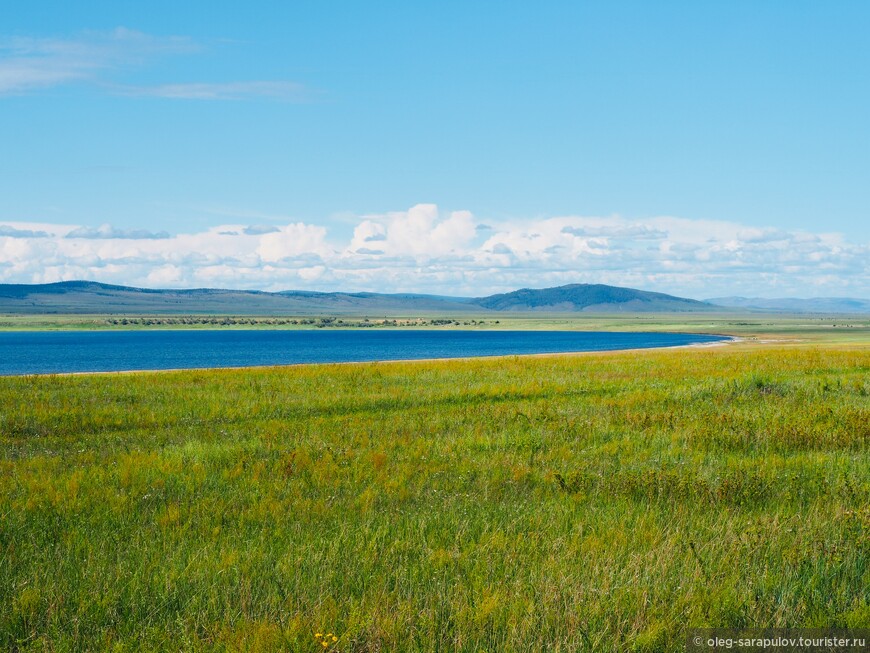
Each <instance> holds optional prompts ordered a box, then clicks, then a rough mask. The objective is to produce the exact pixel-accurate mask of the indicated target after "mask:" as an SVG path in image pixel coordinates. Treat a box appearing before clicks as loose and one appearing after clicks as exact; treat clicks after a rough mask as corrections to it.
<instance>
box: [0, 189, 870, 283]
mask: <svg viewBox="0 0 870 653" xmlns="http://www.w3.org/2000/svg"><path fill="white" fill-rule="evenodd" d="M868 262H870V246H868V244H867V243H857V244H856V243H848V242H846V241H845V240H844V238H843V237H842V236H841V235H839V234H832V233H810V232H805V231H784V230H782V229H764V228H756V227H747V226H745V225H741V224H739V223H736V222H724V221H711V220H697V219H695V220H693V219H686V218H677V217H665V216H663V217H655V218H649V219H628V218H623V217H618V216H612V217H581V216H565V217H552V218H535V219H527V220H510V221H495V220H492V219H489V218H487V219H486V220H479V219H477V218H476V217H475V216H474V215H473V214H472V213H471V212H469V211H452V212H443V211H439V210H438V207H437V206H435V205H433V204H418V205H416V206H413V207H411V208H410V209H408V210H407V211H398V212H391V213H385V214H378V215H362V216H358V217H357V218H355V224H354V228H353V234H352V236H351V237H350V238H345V239H340V238H336V237H334V236H332V235H331V234H330V232H329V230H328V229H327V228H326V227H324V226H321V225H316V224H310V223H305V222H290V223H288V224H283V225H282V224H275V225H262V224H257V225H246V224H221V225H215V226H213V227H210V228H208V229H206V230H204V231H199V232H196V233H179V234H175V235H170V234H167V233H165V232H159V233H152V232H150V231H148V230H145V229H119V228H116V227H114V226H111V225H102V226H100V227H96V228H95V227H90V226H86V225H59V224H47V223H35V222H14V221H0V283H49V282H55V281H69V280H76V279H87V280H93V281H101V282H106V283H115V284H122V285H132V286H140V287H152V288H156V287H160V288H169V287H174V288H193V287H222V288H238V289H259V290H288V289H311V290H326V291H329V290H347V291H362V290H368V291H378V292H422V293H433V294H451V295H469V296H479V295H485V294H489V293H492V292H503V291H506V290H514V289H517V288H521V287H547V286H555V285H562V284H566V283H607V284H611V285H618V286H629V287H634V288H639V289H644V290H656V291H660V292H667V293H670V294H676V295H682V296H687V297H694V298H699V299H702V298H706V297H713V296H721V295H751V296H759V297H774V296H777V297H778V296H786V295H789V296H801V297H810V296H855V297H868V296H870V282H868V279H870V274H868V272H870V270H868V267H870V263H868Z"/></svg>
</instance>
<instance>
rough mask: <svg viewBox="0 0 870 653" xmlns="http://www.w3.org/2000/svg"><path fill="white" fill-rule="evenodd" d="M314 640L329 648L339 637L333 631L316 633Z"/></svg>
mask: <svg viewBox="0 0 870 653" xmlns="http://www.w3.org/2000/svg"><path fill="white" fill-rule="evenodd" d="M314 640H315V641H316V642H317V643H318V644H320V645H321V646H322V647H323V648H325V649H326V648H329V647H330V646H332V645H333V644H335V643H336V642H337V641H338V637H336V636H335V635H334V634H333V633H326V634H325V635H324V634H323V633H314Z"/></svg>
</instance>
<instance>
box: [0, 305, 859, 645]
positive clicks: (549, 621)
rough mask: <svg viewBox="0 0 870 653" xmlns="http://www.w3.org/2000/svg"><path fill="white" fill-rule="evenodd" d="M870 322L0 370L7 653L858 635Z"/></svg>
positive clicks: (0, 620)
mask: <svg viewBox="0 0 870 653" xmlns="http://www.w3.org/2000/svg"><path fill="white" fill-rule="evenodd" d="M693 319H696V318H693ZM698 319H700V318H698ZM708 319H709V318H708ZM744 328H745V329H747V331H746V332H745V333H749V331H751V329H749V327H744ZM824 328H825V329H828V331H824V332H820V333H822V334H824V333H831V331H830V328H829V327H824ZM844 332H845V331H844ZM863 333H864V337H863V339H861V338H860V337H857V335H856V331H855V330H854V329H853V330H852V332H851V334H852V335H851V336H850V337H848V338H845V339H844V340H842V341H841V342H840V343H839V344H837V343H836V342H834V343H830V342H829V344H826V345H815V344H812V342H813V341H815V340H818V339H819V338H821V337H822V336H821V335H819V333H816V335H812V334H810V335H806V334H804V336H801V337H798V336H795V335H794V334H793V333H792V332H791V331H789V330H788V329H785V336H784V337H785V338H792V339H794V341H793V343H792V344H786V346H783V344H782V343H769V344H761V343H760V342H758V341H746V342H744V343H741V344H737V345H728V346H722V347H712V348H699V349H680V350H672V351H645V352H624V353H610V354H594V355H580V356H556V357H538V358H503V359H490V360H468V361H451V362H420V363H387V364H360V365H342V366H338V365H335V366H329V365H327V366H302V367H294V368H284V369H280V368H271V369H256V370H222V371H221V370H214V371H187V372H171V373H141V374H117V375H92V376H66V377H17V378H0V442H2V449H0V649H3V650H12V651H88V650H89V651H132V650H156V651H178V650H185V651H186V650H190V651H223V650H232V651H316V650H336V651H417V650H420V651H454V650H459V651H539V650H541V651H543V650H551V651H578V650H596V651H633V650H634V651H663V650H664V651H667V650H674V651H678V650H683V647H684V635H685V630H686V629H687V628H688V627H690V626H734V627H738V626H783V627H785V626H789V627H796V626H804V627H833V626H840V627H846V628H857V627H868V626H870V508H868V506H870V456H868V445H870V398H868V395H870V374H868V372H870V349H868V347H867V346H866V345H867V342H868V341H867V338H866V331H864V332H863ZM754 337H757V338H759V339H760V340H763V339H765V337H766V336H765V331H764V330H763V329H759V330H757V331H756V332H755V336H754ZM772 339H774V340H776V339H779V338H777V337H774V338H772ZM798 342H799V343H801V344H794V343H798ZM808 343H810V344H808ZM318 633H319V634H321V635H326V634H332V633H334V635H335V637H336V640H337V641H335V642H333V641H332V637H329V638H328V640H327V641H326V642H325V643H326V646H325V647H324V646H323V644H322V642H323V641H324V638H323V637H320V638H315V634H318Z"/></svg>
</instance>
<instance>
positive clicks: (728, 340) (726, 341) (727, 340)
mask: <svg viewBox="0 0 870 653" xmlns="http://www.w3.org/2000/svg"><path fill="white" fill-rule="evenodd" d="M745 340H746V338H742V337H739V336H723V339H722V340H716V341H713V342H693V343H689V344H686V345H665V346H663V347H633V348H631V349H596V350H589V351H563V352H542V353H538V354H496V355H493V356H456V357H448V358H390V359H378V360H369V361H334V362H321V363H286V364H276V365H234V366H227V367H173V368H165V369H136V370H100V371H92V372H33V373H30V374H0V378H16V377H47V376H107V375H116V374H168V373H172V372H211V371H224V370H226V371H239V370H268V369H293V368H297V367H308V366H325V365H342V366H344V365H384V364H390V363H437V362H445V361H474V360H499V359H504V358H555V357H557V356H566V357H568V356H589V355H603V354H622V353H638V352H645V351H663V350H666V349H668V350H669V349H691V348H695V349H708V348H712V347H724V346H726V345H731V344H736V343H738V342H744V341H745Z"/></svg>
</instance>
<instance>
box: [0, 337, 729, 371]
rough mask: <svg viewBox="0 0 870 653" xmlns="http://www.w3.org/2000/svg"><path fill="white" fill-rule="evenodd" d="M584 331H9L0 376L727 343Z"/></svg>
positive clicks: (0, 353)
mask: <svg viewBox="0 0 870 653" xmlns="http://www.w3.org/2000/svg"><path fill="white" fill-rule="evenodd" d="M727 339H728V338H727V337H726V336H714V335H696V334H685V333H613V332H590V331H458V330H457V331H453V330H443V331H434V330H433V331H426V330H413V331H412V330H409V331H392V330H377V331H375V330H371V331H363V330H353V331H352V330H337V329H336V330H316V331H307V330H300V331H264V330H203V331H193V330H191V331H182V330H179V331H9V332H0V375H18V374H55V373H66V372H120V371H125V370H166V369H178V368H208V367H252V366H259V365H293V364H299V363H347V362H367V361H388V360H402V359H423V358H466V357H471V356H505V355H522V354H546V353H567V352H581V351H612V350H618V349H641V348H649V347H674V346H679V345H690V344H698V343H709V342H715V341H719V340H727Z"/></svg>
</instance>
